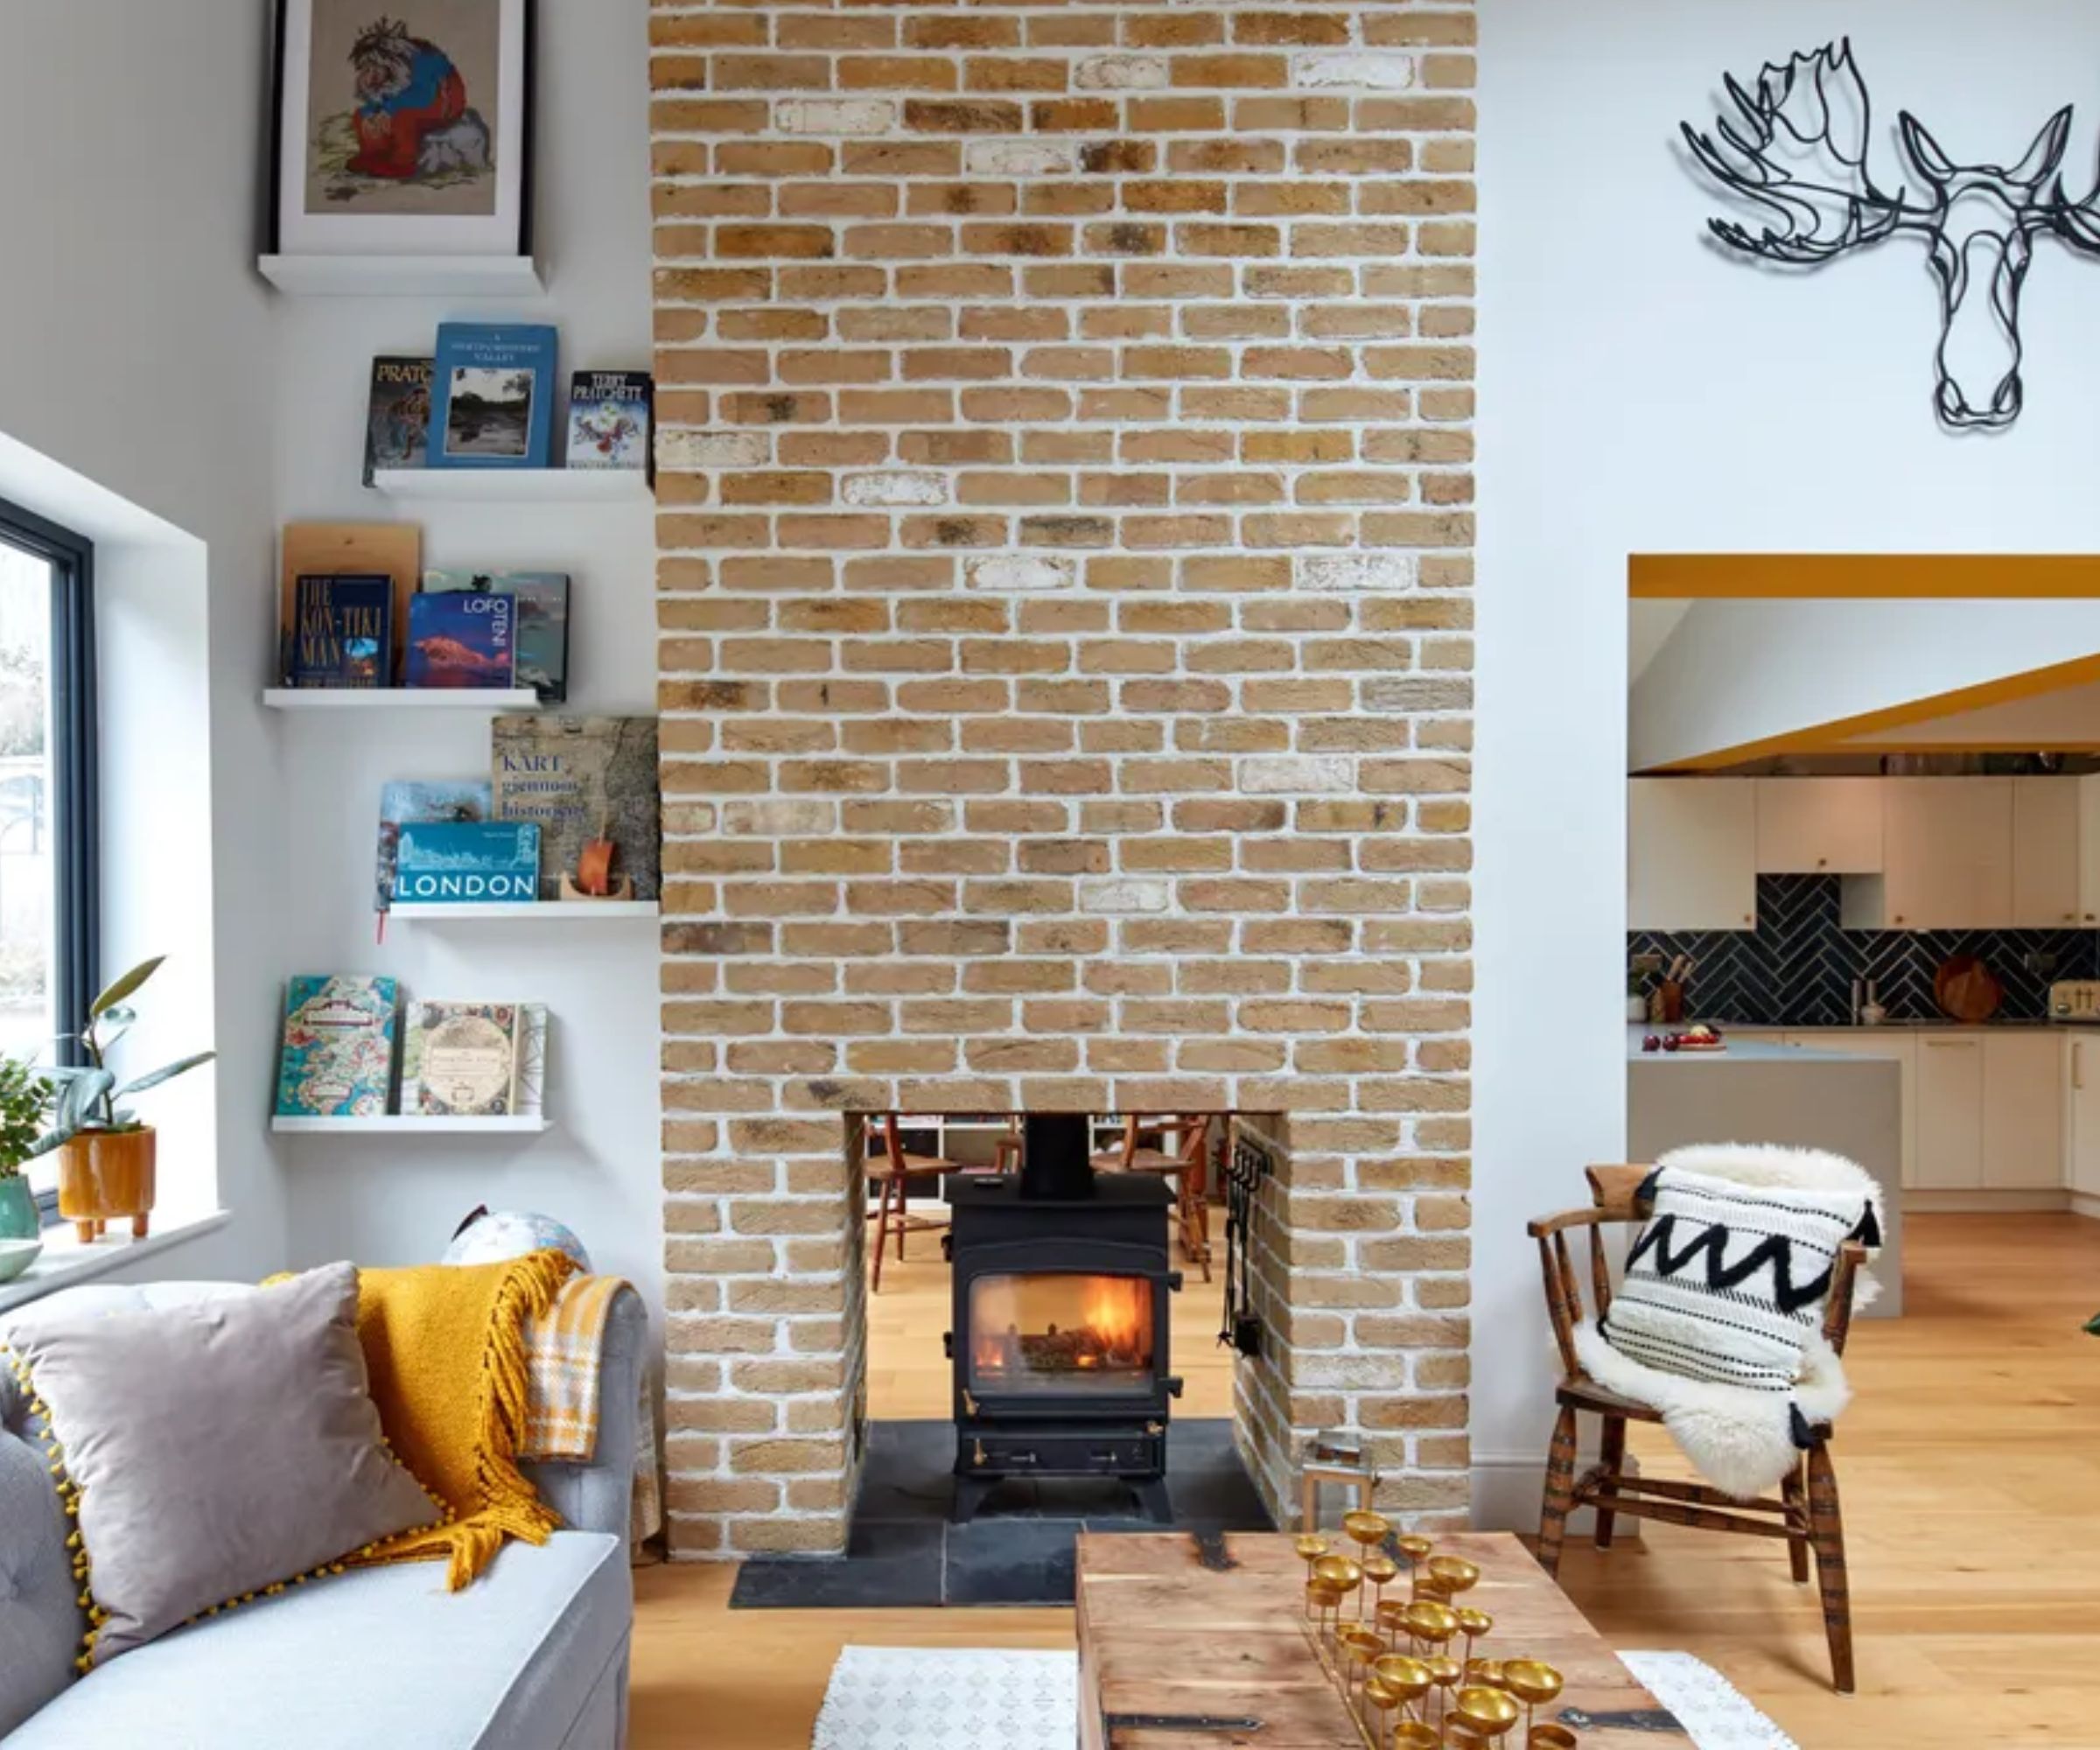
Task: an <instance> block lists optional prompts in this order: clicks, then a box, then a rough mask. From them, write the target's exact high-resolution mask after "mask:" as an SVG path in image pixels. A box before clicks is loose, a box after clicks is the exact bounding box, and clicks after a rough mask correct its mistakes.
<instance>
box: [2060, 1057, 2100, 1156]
mask: <svg viewBox="0 0 2100 1750" xmlns="http://www.w3.org/2000/svg"><path fill="white" fill-rule="evenodd" d="M2096 1033H2100V1029H2096ZM2063 1065H2064V1078H2063V1079H2064V1082H2065V1087H2064V1100H2063V1117H2064V1125H2065V1128H2066V1130H2067V1131H2068V1135H2067V1136H2066V1137H2065V1138H2064V1151H2063V1158H2064V1162H2065V1166H2066V1167H2067V1169H2068V1171H2067V1172H2066V1174H2065V1177H2066V1178H2067V1180H2068V1181H2069V1184H2070V1187H2071V1189H2072V1190H2073V1191H2076V1192H2082V1193H2083V1194H2085V1195H2086V1196H2088V1197H2100V1037H2096V1038H2093V1039H2086V1038H2084V1037H2083V1036H2082V1035H2078V1036H2074V1037H2073V1038H2071V1039H2068V1040H2065V1041H2064V1049H2063Z"/></svg>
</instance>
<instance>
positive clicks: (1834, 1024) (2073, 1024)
mask: <svg viewBox="0 0 2100 1750" xmlns="http://www.w3.org/2000/svg"><path fill="white" fill-rule="evenodd" d="M1701 1019H1706V1018H1705V1017H1702V1018H1701ZM1691 1025H1692V1023H1691V1022H1690V1021H1681V1022H1679V1023H1678V1024H1677V1026H1675V1027H1654V1026H1650V1027H1648V1028H1647V1029H1645V1031H1647V1032H1649V1033H1682V1032H1683V1031H1684V1028H1686V1027H1688V1026H1691ZM1706 1025H1707V1026H1714V1027H1719V1028H1720V1029H1721V1032H1722V1033H1723V1035H1724V1036H1726V1037H1727V1038H1731V1039H1733V1037H1734V1036H1735V1035H1736V1034H1738V1033H1754V1034H1760V1035H1762V1036H1765V1037H1770V1036H1771V1035H1772V1034H1774V1033H2023V1032H2024V1033H2033V1032H2035V1031H2037V1030H2040V1031H2042V1032H2047V1033H2094V1034H2096V1036H2100V1026H2096V1025H2095V1024H2094V1023H2093V1022H2091V1021H2055V1020H2050V1019H2047V1017H2046V1016H2037V1015H2019V1016H2015V1017H2013V1018H2012V1019H2010V1020H2004V1021H1955V1020H1949V1019H1947V1018H1946V1017H1944V1016H1940V1017H1937V1018H1936V1019H1915V1020H1914V1019H1903V1020H1893V1021H1883V1022H1881V1023H1880V1025H1879V1026H1871V1027H1870V1026H1866V1024H1865V1023H1864V1022H1855V1023H1854V1024H1852V1026H1846V1025H1845V1023H1844V1022H1843V1021H1716V1020H1712V1019H1706Z"/></svg>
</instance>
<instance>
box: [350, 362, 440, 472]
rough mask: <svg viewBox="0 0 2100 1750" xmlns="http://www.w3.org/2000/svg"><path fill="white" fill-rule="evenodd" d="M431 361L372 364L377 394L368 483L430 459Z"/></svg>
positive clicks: (369, 426)
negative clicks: (383, 470)
mask: <svg viewBox="0 0 2100 1750" xmlns="http://www.w3.org/2000/svg"><path fill="white" fill-rule="evenodd" d="M429 441H430V360H428V359H410V358H401V357H385V356H382V357H380V358H376V359H374V360H372V392H371V395H369V397H368V398H367V401H366V403H365V484H366V485H367V486H370V485H372V484H373V481H374V479H375V477H376V476H377V474H378V472H379V470H380V469H381V468H420V467H423V466H426V465H428V460H429V451H428V447H427V446H428V444H429Z"/></svg>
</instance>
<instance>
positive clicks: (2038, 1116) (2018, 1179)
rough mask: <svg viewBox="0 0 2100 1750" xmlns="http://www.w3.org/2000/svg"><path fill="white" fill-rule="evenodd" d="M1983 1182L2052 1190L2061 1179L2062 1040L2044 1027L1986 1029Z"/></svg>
mask: <svg viewBox="0 0 2100 1750" xmlns="http://www.w3.org/2000/svg"><path fill="white" fill-rule="evenodd" d="M1983 1044H1984V1132H1983V1162H1984V1175H1983V1184H1984V1186H1985V1188H1986V1189H1988V1190H1991V1191H2054V1190H2056V1189H2058V1188H2060V1187H2061V1186H2062V1184H2063V1082H2062V1076H2063V1047H2062V1045H2061V1042H2060V1041H2059V1040H2058V1039H2057V1037H2056V1035H2055V1034H2054V1033H2051V1032H2049V1031H2048V1030H2047V1028H2046V1027H2034V1028H2030V1029H2027V1030H2026V1031H2024V1032H2022V1031H2019V1030H2017V1029H2015V1030H2010V1031H2007V1032H2005V1033H1985V1035H1984V1036H1983Z"/></svg>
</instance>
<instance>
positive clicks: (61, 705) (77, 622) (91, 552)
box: [0, 499, 102, 1064]
mask: <svg viewBox="0 0 2100 1750" xmlns="http://www.w3.org/2000/svg"><path fill="white" fill-rule="evenodd" d="M0 542H4V543H5V544H7V545H8V546H10V547H13V548H16V549H19V550H21V551H23V552H25V553H30V554H33V555H34V556H36V557H38V558H39V559H42V560H44V561H45V563H47V564H49V565H50V567H51V669H50V674H49V677H48V684H49V686H50V688H51V734H52V746H51V779H52V784H51V802H50V806H51V834H52V890H53V891H52V918H53V921H54V922H55V924H56V926H57V929H56V940H55V942H54V944H53V952H52V969H51V978H52V1013H53V1014H54V1015H55V1016H56V1018H57V1019H58V1024H59V1038H58V1039H57V1040H55V1041H53V1044H52V1051H53V1054H54V1055H55V1057H56V1059H57V1061H59V1062H60V1063H64V1064H78V1063H81V1062H82V1061H84V1059H85V1054H84V1052H83V1051H82V1049H81V1043H80V1041H79V1040H78V1039H77V1038H75V1037H73V1036H74V1035H75V1034H77V1033H79V1032H80V1030H81V1027H83V1026H86V1024H87V1020H88V1007H89V1005H91V1004H93V1003H94V1001H95V996H96V994H97V993H98V992H99V991H101V989H102V801H101V797H102V790H101V781H100V773H99V769H98V767H97V765H96V760H97V753H98V747H99V743H100V736H99V735H98V733H97V728H96V725H97V721H98V719H97V715H96V701H95V543H94V542H92V541H90V540H88V538H87V536H85V535H77V534H75V533H74V532H73V530H72V529H70V528H66V527H64V526H63V525H62V524H59V523H56V522H53V521H51V520H50V519H49V518H48V517H44V516H39V515H38V514H37V513H36V512H35V511H33V510H28V509H25V507H22V506H21V505H18V504H12V503H10V502H9V501H8V500H5V499H0Z"/></svg>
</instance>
